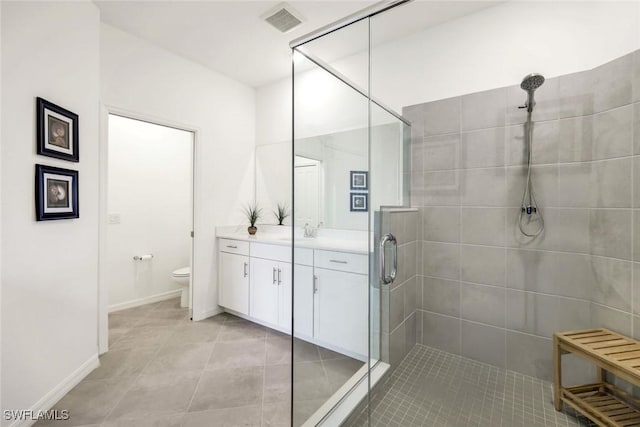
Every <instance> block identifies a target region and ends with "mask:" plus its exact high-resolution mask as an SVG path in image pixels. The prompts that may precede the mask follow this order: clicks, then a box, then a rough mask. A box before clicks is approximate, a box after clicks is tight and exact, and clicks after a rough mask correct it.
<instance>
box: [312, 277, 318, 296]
mask: <svg viewBox="0 0 640 427" xmlns="http://www.w3.org/2000/svg"><path fill="white" fill-rule="evenodd" d="M313 293H314V294H317V293H318V276H316V275H315V274H314V275H313Z"/></svg>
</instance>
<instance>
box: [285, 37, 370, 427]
mask: <svg viewBox="0 0 640 427" xmlns="http://www.w3.org/2000/svg"><path fill="white" fill-rule="evenodd" d="M347 33H348V34H347ZM344 35H345V36H349V37H351V38H353V37H354V36H358V35H361V36H362V37H363V38H364V39H363V40H365V41H366V40H367V38H366V37H367V35H368V25H366V26H365V27H361V26H355V27H353V28H351V29H350V30H349V31H348V32H346V33H345V34H344ZM339 36H342V35H341V34H335V35H334V36H333V37H334V41H335V42H339V40H337V39H339V38H340V37H339ZM331 43H332V42H331V41H330V40H328V39H327V40H322V43H318V44H314V42H311V43H310V44H309V45H308V46H307V45H305V46H304V48H301V49H300V50H299V51H298V50H294V58H295V59H294V61H295V62H294V79H293V101H294V111H293V121H294V127H293V131H294V149H293V154H294V155H293V161H292V163H293V164H292V167H293V186H294V202H293V222H294V224H295V227H294V236H293V259H294V265H295V268H294V277H293V294H294V295H293V304H294V319H293V329H294V331H295V334H294V335H295V337H294V340H293V360H292V364H293V365H292V376H293V381H292V382H293V392H292V419H293V425H294V426H301V425H310V426H312V425H319V424H322V423H326V425H331V424H332V423H333V421H331V420H332V419H335V417H336V416H339V412H340V409H339V408H340V407H341V404H342V403H343V402H344V400H345V399H347V398H348V395H349V393H350V391H351V390H352V389H353V387H354V386H356V385H357V384H358V383H361V382H362V381H364V382H365V385H366V376H367V372H368V360H369V286H368V285H369V256H368V254H369V242H370V238H369V235H370V232H369V224H370V221H369V210H370V209H369V205H370V199H369V126H368V125H369V113H368V100H367V97H366V96H365V95H364V94H363V93H362V92H361V91H360V90H358V89H357V88H356V87H355V86H356V85H355V83H353V82H352V81H350V80H349V79H347V78H345V77H344V76H341V75H339V73H337V72H335V70H333V69H327V68H325V64H324V63H323V62H321V61H319V60H318V59H317V58H316V56H315V54H316V53H318V52H321V51H322V50H323V49H324V47H325V46H327V44H331ZM355 68H358V67H355ZM352 70H353V68H352ZM365 77H366V75H365ZM334 425H335V424H334Z"/></svg>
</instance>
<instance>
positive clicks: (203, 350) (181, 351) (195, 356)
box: [143, 343, 213, 375]
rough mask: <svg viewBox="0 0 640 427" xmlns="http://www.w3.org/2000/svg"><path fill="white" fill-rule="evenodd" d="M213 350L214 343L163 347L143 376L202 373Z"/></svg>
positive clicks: (145, 369)
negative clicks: (165, 373) (188, 372)
mask: <svg viewBox="0 0 640 427" xmlns="http://www.w3.org/2000/svg"><path fill="white" fill-rule="evenodd" d="M212 348H213V344H212V343H204V344H193V343H190V344H179V345H172V346H165V347H162V348H160V350H159V351H158V353H157V355H156V357H155V358H154V359H153V360H152V361H151V362H150V363H149V364H148V365H147V366H146V367H145V368H144V371H143V374H145V375H147V374H160V373H163V372H187V371H202V370H203V369H204V367H205V365H206V363H207V360H209V356H210V355H211V351H212Z"/></svg>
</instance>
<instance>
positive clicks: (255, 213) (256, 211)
mask: <svg viewBox="0 0 640 427" xmlns="http://www.w3.org/2000/svg"><path fill="white" fill-rule="evenodd" d="M244 214H245V215H246V216H247V219H248V220H249V224H250V226H249V228H248V229H247V230H248V231H249V234H251V235H252V236H253V235H254V234H256V231H258V227H256V222H257V221H258V219H260V215H261V214H262V209H260V208H258V206H257V205H256V204H255V203H253V204H249V205H248V206H247V207H246V208H244Z"/></svg>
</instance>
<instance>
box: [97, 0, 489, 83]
mask: <svg viewBox="0 0 640 427" xmlns="http://www.w3.org/2000/svg"><path fill="white" fill-rule="evenodd" d="M278 3H280V2H279V1H239V0H236V1H183V0H174V1H148V0H147V1H96V4H97V5H98V7H99V8H100V11H101V19H102V21H103V22H104V23H107V24H109V25H112V26H114V27H118V28H120V29H122V30H124V31H126V32H128V33H131V34H134V35H136V36H138V37H141V38H143V39H145V40H147V41H149V42H151V43H153V44H155V45H157V46H160V47H162V48H164V49H167V50H169V51H171V52H173V53H175V54H177V55H180V56H183V57H185V58H187V59H190V60H192V61H194V62H197V63H199V64H202V65H204V66H205V67H208V68H210V69H212V70H215V71H217V72H220V73H222V74H225V75H227V76H229V77H231V78H233V79H235V80H238V81H241V82H243V83H246V84H248V85H250V86H253V87H259V86H262V85H264V84H267V83H270V82H272V81H275V80H278V79H281V78H284V77H286V76H288V75H289V74H290V72H291V64H290V55H291V53H290V49H289V42H290V41H291V40H293V39H295V38H297V37H300V36H302V35H304V34H307V33H309V32H311V31H313V30H315V29H317V28H319V27H322V26H324V25H326V24H329V23H331V22H334V21H337V20H339V19H341V18H343V17H345V16H347V15H350V14H352V13H354V12H357V11H359V10H361V9H364V8H366V7H368V6H370V5H372V4H374V3H376V2H375V1H365V0H361V1H327V0H325V1H318V0H316V1H296V0H290V1H289V2H288V3H289V4H290V5H291V6H293V8H294V9H295V11H297V12H298V13H299V14H300V15H302V17H303V18H304V22H303V24H302V25H300V26H299V27H298V28H296V29H295V30H293V31H291V32H289V33H287V34H282V33H280V32H279V31H278V30H276V29H274V28H273V27H271V26H270V25H269V24H267V23H266V22H265V21H263V20H262V19H261V18H260V16H262V15H263V14H264V13H265V12H268V11H269V10H270V9H272V8H273V7H274V6H276V5H277V4H278ZM496 3H499V2H495V1H420V0H416V1H414V2H412V3H409V4H407V5H404V6H401V7H398V8H396V9H394V10H392V11H390V12H387V13H386V14H381V15H378V16H377V17H376V18H375V19H376V21H377V23H376V24H375V25H373V24H372V28H373V31H374V37H373V39H374V40H375V42H376V43H378V44H379V43H383V42H386V41H390V40H393V39H397V38H400V37H404V36H407V35H409V34H412V33H415V32H417V31H420V30H422V29H425V28H428V27H432V26H435V25H438V24H441V23H443V22H446V21H449V20H452V19H455V18H458V17H461V16H464V15H468V14H470V13H474V12H476V11H478V10H481V9H484V8H487V7H490V6H492V5H494V4H496ZM356 39H359V40H356ZM364 46H366V43H364ZM364 46H363V43H362V38H360V37H343V39H342V40H340V43H334V44H333V46H332V47H331V48H329V49H323V55H322V59H324V60H325V61H329V62H330V61H333V60H336V59H339V58H342V57H345V56H348V55H350V54H353V53H356V52H358V51H360V50H362V48H363V47H364Z"/></svg>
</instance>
